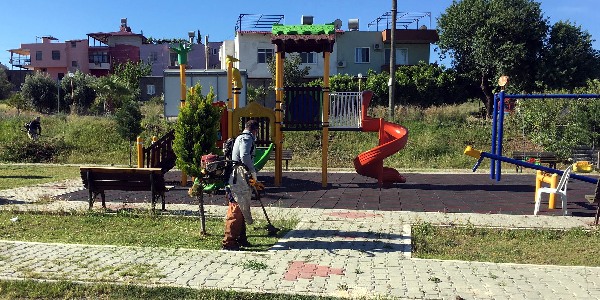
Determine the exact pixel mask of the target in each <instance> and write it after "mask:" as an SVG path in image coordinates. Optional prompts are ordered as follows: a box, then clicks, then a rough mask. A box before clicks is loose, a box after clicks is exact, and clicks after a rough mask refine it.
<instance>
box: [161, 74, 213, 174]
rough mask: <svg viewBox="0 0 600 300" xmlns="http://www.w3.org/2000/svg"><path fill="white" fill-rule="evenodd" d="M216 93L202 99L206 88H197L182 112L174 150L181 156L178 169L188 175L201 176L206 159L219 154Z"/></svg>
mask: <svg viewBox="0 0 600 300" xmlns="http://www.w3.org/2000/svg"><path fill="white" fill-rule="evenodd" d="M214 98H215V94H214V93H213V89H212V88H211V89H210V92H209V93H208V94H207V95H206V96H203V95H202V86H200V85H199V84H196V86H194V88H193V89H192V91H191V92H188V94H187V98H186V103H185V106H184V107H182V108H181V109H179V115H178V117H177V124H176V125H175V141H174V142H173V150H174V151H175V155H177V161H176V164H177V167H178V168H179V169H180V170H182V171H185V172H186V173H187V174H188V175H190V176H194V177H198V176H200V174H201V173H200V170H201V169H200V159H201V158H202V155H204V154H209V153H216V150H217V147H216V146H215V143H216V141H217V131H218V129H219V122H220V118H221V108H220V107H217V106H213V105H212V103H213V99H214Z"/></svg>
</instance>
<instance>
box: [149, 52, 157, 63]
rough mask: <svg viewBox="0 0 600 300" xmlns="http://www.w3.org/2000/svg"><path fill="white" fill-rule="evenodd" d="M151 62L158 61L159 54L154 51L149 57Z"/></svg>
mask: <svg viewBox="0 0 600 300" xmlns="http://www.w3.org/2000/svg"><path fill="white" fill-rule="evenodd" d="M148 60H149V61H157V60H158V52H156V51H152V52H150V56H148Z"/></svg>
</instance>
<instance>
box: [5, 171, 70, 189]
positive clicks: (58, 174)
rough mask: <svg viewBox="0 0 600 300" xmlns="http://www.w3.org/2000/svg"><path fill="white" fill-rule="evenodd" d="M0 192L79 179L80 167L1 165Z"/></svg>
mask: <svg viewBox="0 0 600 300" xmlns="http://www.w3.org/2000/svg"><path fill="white" fill-rule="evenodd" d="M0 174H1V175H0V190H5V189H12V188H17V187H23V186H30V185H36V184H40V183H47V182H54V181H59V180H64V179H71V178H77V177H79V167H72V166H60V165H55V166H48V165H44V166H39V165H0Z"/></svg>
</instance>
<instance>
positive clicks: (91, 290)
mask: <svg viewBox="0 0 600 300" xmlns="http://www.w3.org/2000/svg"><path fill="white" fill-rule="evenodd" d="M0 299H147V300H156V299H169V300H170V299H213V300H234V299H235V300H238V299H239V300H284V299H286V300H287V299H289V300H309V299H323V300H325V299H339V298H333V297H316V296H300V295H287V294H260V293H247V292H235V291H223V290H215V289H204V290H195V289H190V288H176V287H144V286H135V285H115V284H93V285H92V284H81V283H73V282H65V281H59V282H40V281H34V280H15V281H10V280H0Z"/></svg>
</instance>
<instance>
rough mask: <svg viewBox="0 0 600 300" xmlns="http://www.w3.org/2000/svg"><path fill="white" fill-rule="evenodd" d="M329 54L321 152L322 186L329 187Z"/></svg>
mask: <svg viewBox="0 0 600 300" xmlns="http://www.w3.org/2000/svg"><path fill="white" fill-rule="evenodd" d="M329 54H330V53H329V52H323V65H324V66H323V100H322V101H323V141H322V143H321V145H323V148H322V152H321V186H322V187H324V188H326V187H327V153H328V152H329Z"/></svg>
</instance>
